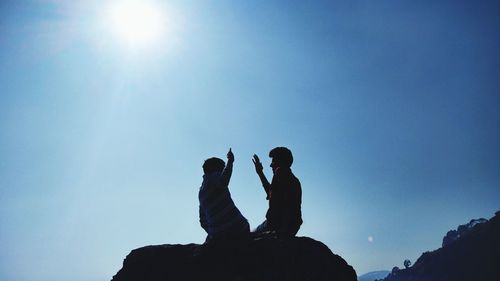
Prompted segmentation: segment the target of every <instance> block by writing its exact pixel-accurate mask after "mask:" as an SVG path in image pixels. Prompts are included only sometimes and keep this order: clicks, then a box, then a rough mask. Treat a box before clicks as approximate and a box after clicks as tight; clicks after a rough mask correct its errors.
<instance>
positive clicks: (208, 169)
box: [203, 157, 226, 174]
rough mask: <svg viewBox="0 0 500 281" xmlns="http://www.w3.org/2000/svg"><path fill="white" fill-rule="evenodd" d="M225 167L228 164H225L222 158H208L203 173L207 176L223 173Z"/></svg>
mask: <svg viewBox="0 0 500 281" xmlns="http://www.w3.org/2000/svg"><path fill="white" fill-rule="evenodd" d="M225 166H226V162H224V160H222V159H220V158H217V157H212V158H208V159H207V160H205V163H203V172H204V173H205V174H209V173H213V172H222V170H224V167H225Z"/></svg>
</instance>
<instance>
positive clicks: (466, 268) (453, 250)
mask: <svg viewBox="0 0 500 281" xmlns="http://www.w3.org/2000/svg"><path fill="white" fill-rule="evenodd" d="M466 226H467V227H466V231H464V228H463V227H459V228H460V229H458V230H457V232H461V235H460V237H459V238H458V239H455V240H454V241H453V242H452V243H449V244H446V245H444V246H443V247H441V248H439V249H437V250H435V251H432V252H425V253H423V254H422V256H420V257H419V258H418V259H417V261H416V262H415V264H414V265H413V266H412V267H409V268H407V269H402V270H399V271H396V272H393V273H391V274H389V276H387V278H385V279H384V280H385V281H420V280H425V281H471V280H480V281H498V280H500V267H499V261H500V239H499V238H500V213H498V212H497V213H496V215H495V217H493V218H491V219H490V220H489V221H487V220H484V219H480V220H472V221H471V222H470V223H469V224H467V225H466Z"/></svg>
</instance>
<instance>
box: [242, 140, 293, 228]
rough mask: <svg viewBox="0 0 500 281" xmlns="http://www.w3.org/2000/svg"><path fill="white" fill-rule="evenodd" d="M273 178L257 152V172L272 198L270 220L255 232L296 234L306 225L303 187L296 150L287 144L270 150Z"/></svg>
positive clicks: (267, 215)
mask: <svg viewBox="0 0 500 281" xmlns="http://www.w3.org/2000/svg"><path fill="white" fill-rule="evenodd" d="M269 157H271V165H270V166H271V168H272V169H273V179H272V181H271V183H269V181H268V180H267V178H266V176H265V175H264V172H263V167H262V163H261V162H260V160H259V157H258V156H257V155H254V156H253V159H252V161H253V163H254V165H255V171H256V172H257V175H259V178H260V181H261V182H262V186H263V187H264V190H265V192H266V194H267V197H266V199H267V200H269V209H268V210H267V213H266V220H265V221H264V222H263V223H262V224H261V225H259V226H258V227H257V229H255V231H254V232H256V233H262V232H275V233H276V234H277V235H278V236H279V237H293V236H295V235H296V234H297V232H298V231H299V228H300V225H301V224H302V213H301V210H300V205H301V203H302V189H301V186H300V182H299V180H298V179H297V178H296V177H295V175H294V174H293V173H292V170H291V168H290V167H291V166H292V163H293V156H292V152H291V151H290V150H289V149H288V148H286V147H276V148H274V149H272V150H271V151H270V152H269Z"/></svg>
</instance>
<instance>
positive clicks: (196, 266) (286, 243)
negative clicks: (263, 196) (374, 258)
mask: <svg viewBox="0 0 500 281" xmlns="http://www.w3.org/2000/svg"><path fill="white" fill-rule="evenodd" d="M160 280H161V281H167V280H241V281H243V280H333V281H356V280H357V277H356V272H355V271H354V269H353V268H352V267H351V266H350V265H348V264H347V263H346V262H345V260H344V259H342V258H341V257H340V256H338V255H335V254H333V253H332V252H331V251H330V249H328V247H327V246H326V245H325V244H323V243H321V242H318V241H316V240H313V239H311V238H308V237H294V238H290V239H278V238H275V237H269V236H267V237H260V238H253V239H251V240H250V241H248V242H246V243H238V244H233V245H212V246H207V245H197V244H188V245H158V246H147V247H142V248H139V249H136V250H133V251H132V252H131V253H130V254H129V255H128V256H127V257H126V259H125V261H124V262H123V268H122V269H120V271H118V273H117V274H116V275H115V276H114V277H113V279H112V281H160Z"/></svg>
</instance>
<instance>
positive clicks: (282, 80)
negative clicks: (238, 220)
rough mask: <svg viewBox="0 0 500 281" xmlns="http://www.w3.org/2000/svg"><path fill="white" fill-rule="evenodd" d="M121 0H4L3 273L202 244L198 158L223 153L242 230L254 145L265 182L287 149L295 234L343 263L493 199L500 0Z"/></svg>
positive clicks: (414, 250) (377, 261)
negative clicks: (298, 194) (295, 184)
mask: <svg viewBox="0 0 500 281" xmlns="http://www.w3.org/2000/svg"><path fill="white" fill-rule="evenodd" d="M122 2H123V1H122ZM126 3H127V4H130V6H121V4H120V1H115V0H109V1H97V0H88V1H83V0H76V1H59V0H22V1H11V0H7V1H2V3H0V155H2V158H1V162H0V195H1V196H0V245H1V246H2V248H3V251H2V254H0V279H1V280H9V281H21V280H34V279H37V280H40V281H49V280H50V281H58V280H61V281H63V280H64V281H65V280H68V279H69V278H71V279H72V280H76V281H79V280H82V281H83V280H85V281H93V280H95V281H97V280H102V279H103V278H108V279H111V277H112V276H113V275H114V274H115V273H116V272H117V271H118V270H119V269H120V268H121V266H122V261H123V259H124V258H125V256H126V255H127V254H128V253H129V252H130V251H131V250H132V249H135V248H138V247H142V246H145V245H153V244H187V243H203V241H204V239H205V235H206V233H205V232H204V231H203V229H202V228H201V227H200V225H199V220H198V197H197V194H198V189H199V187H200V185H201V181H202V175H203V171H202V167H201V166H202V164H203V161H204V160H205V159H207V158H209V157H219V158H221V159H224V160H225V156H226V153H227V151H228V150H229V148H232V151H233V153H234V155H235V162H234V171H233V175H232V178H231V182H230V184H229V189H230V192H231V195H232V198H233V200H234V202H235V204H236V206H237V207H238V208H239V210H240V211H241V212H242V214H243V215H244V216H245V217H246V218H247V219H248V221H249V223H250V226H251V228H252V229H254V228H255V227H256V226H258V225H259V224H260V223H261V222H262V221H263V220H264V218H265V213H266V211H267V201H266V199H265V194H264V191H263V189H262V186H261V184H260V181H259V178H258V176H257V175H256V173H255V169H254V167H253V163H252V155H253V154H257V155H258V156H259V157H260V159H261V161H262V164H263V166H264V172H265V174H266V176H267V178H268V179H271V177H272V172H271V170H270V168H269V164H270V159H269V157H268V153H269V151H270V150H271V149H272V148H274V147H277V146H285V147H288V148H289V149H290V150H291V151H292V153H293V156H294V163H293V166H292V170H293V172H294V174H295V175H296V176H297V177H298V179H299V180H300V182H301V184H302V192H303V194H302V215H303V221H304V223H303V225H302V227H301V229H300V230H299V232H298V234H297V235H298V236H308V237H311V238H313V239H316V240H319V241H321V242H323V243H325V244H326V245H327V246H328V247H329V248H330V249H331V250H332V252H334V253H335V254H338V255H340V256H342V257H343V258H344V259H345V260H346V261H347V262H348V263H349V264H350V265H352V266H353V267H354V269H355V270H356V272H357V274H358V276H360V275H363V274H365V273H368V272H372V271H378V270H390V269H392V268H393V267H394V266H398V267H402V266H403V261H404V260H405V259H409V260H411V262H412V263H414V262H415V261H416V259H417V258H418V257H419V256H420V255H421V254H422V253H423V252H426V251H431V250H435V249H437V248H439V247H440V246H441V242H442V238H443V237H444V236H445V235H446V233H447V231H449V230H451V229H456V227H457V226H458V225H461V224H464V223H467V222H469V221H470V220H471V219H478V218H486V219H490V218H491V217H493V216H494V215H495V212H496V211H498V210H500V188H499V185H500V174H499V173H498V171H499V170H500V150H499V147H498V142H499V139H500V110H498V108H500V95H499V94H498V93H500V82H499V80H498V74H499V73H500V72H499V71H500V53H499V52H498V50H499V49H500V29H499V28H498V26H500V25H499V19H498V18H499V17H498V15H499V14H500V3H498V2H497V1H489V0H487V1H481V2H480V3H469V2H466V1H460V2H458V3H457V2H456V1H444V0H441V1H432V2H431V1H424V2H419V3H413V2H409V1H408V2H404V3H403V2H400V1H383V2H376V3H375V2H374V1H358V2H355V3H354V2H339V1H334V2H331V1H318V2H314V3H304V2H302V1H266V2H253V3H246V2H234V1H208V2H205V1H203V2H200V1H179V0H177V1H158V0H147V1H146V0H144V1H141V3H142V4H141V5H139V4H137V3H139V2H137V1H136V0H127V1H126ZM134 5H139V6H134ZM145 19H148V20H145ZM130 23H133V24H130ZM26 265H30V266H31V267H30V270H26V268H25V267H26ZM35 276H36V278H35Z"/></svg>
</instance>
